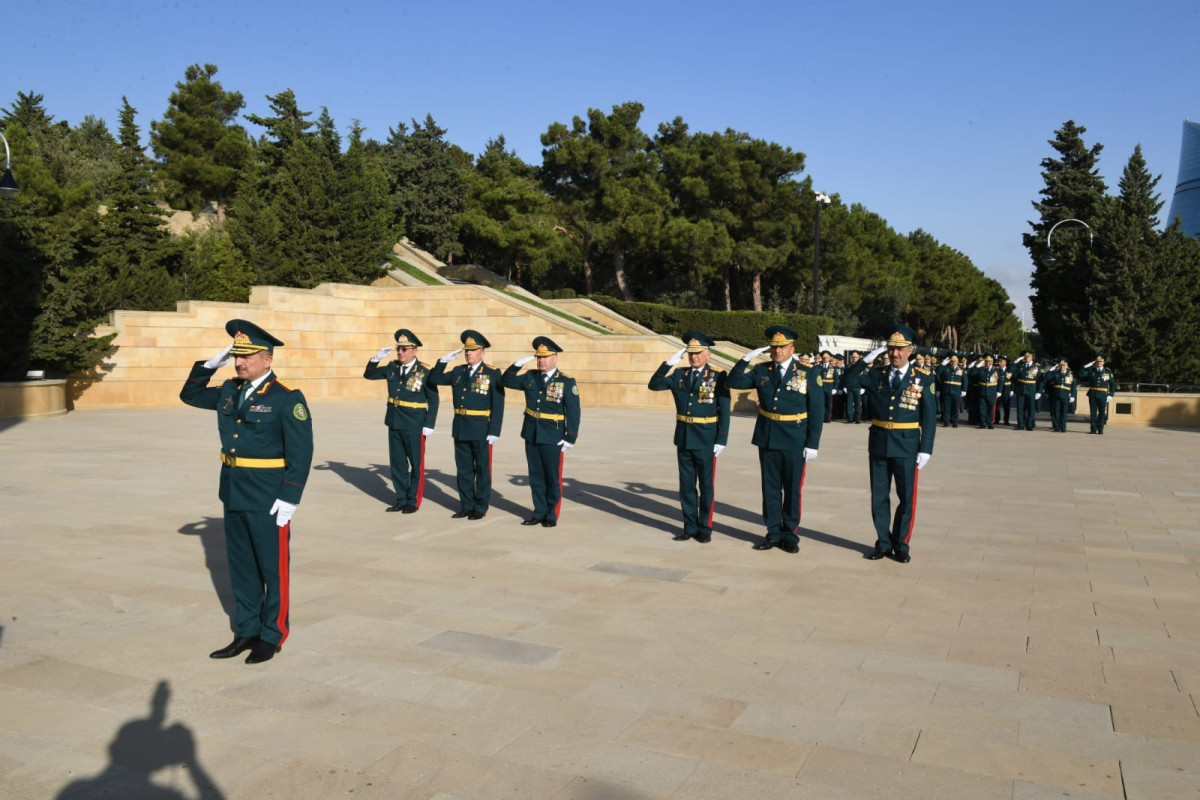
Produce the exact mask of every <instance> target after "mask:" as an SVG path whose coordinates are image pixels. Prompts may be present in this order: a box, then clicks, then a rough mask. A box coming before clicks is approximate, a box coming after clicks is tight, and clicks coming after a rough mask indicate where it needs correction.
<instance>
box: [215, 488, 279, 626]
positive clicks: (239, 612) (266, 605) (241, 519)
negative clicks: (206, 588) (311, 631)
mask: <svg viewBox="0 0 1200 800" xmlns="http://www.w3.org/2000/svg"><path fill="white" fill-rule="evenodd" d="M291 536H292V526H291V523H288V524H287V525H285V526H283V527H282V528H281V527H279V526H278V525H276V524H275V515H274V514H269V513H267V512H266V511H230V510H229V509H226V510H225V555H226V557H227V558H228V559H229V582H230V584H231V585H232V588H233V600H234V613H233V621H234V622H233V624H234V634H235V635H237V636H257V637H258V638H260V639H262V640H263V641H264V642H270V643H271V644H275V645H282V644H283V643H284V641H285V640H286V639H287V637H288V630H289V628H288V567H289V565H290V563H291V552H290V549H289V543H290V541H291Z"/></svg>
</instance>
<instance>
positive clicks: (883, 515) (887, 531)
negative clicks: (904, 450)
mask: <svg viewBox="0 0 1200 800" xmlns="http://www.w3.org/2000/svg"><path fill="white" fill-rule="evenodd" d="M867 464H868V466H869V468H870V471H871V520H872V521H873V522H874V523H875V538H876V539H877V541H876V543H875V546H876V547H878V548H879V549H880V550H885V551H886V550H892V551H894V552H896V553H907V552H908V540H909V538H910V537H911V536H912V529H913V522H914V521H915V519H916V512H917V460H916V457H915V456H902V457H899V458H887V457H883V456H869V457H868V458H867ZM892 483H895V485H896V498H897V500H898V504H897V505H896V513H895V515H891V514H889V509H890V506H891V484H892Z"/></svg>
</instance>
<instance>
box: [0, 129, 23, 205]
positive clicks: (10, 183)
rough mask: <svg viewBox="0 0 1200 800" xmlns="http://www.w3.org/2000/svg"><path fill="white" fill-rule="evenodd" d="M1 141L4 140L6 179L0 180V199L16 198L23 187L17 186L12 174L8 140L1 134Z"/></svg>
mask: <svg viewBox="0 0 1200 800" xmlns="http://www.w3.org/2000/svg"><path fill="white" fill-rule="evenodd" d="M0 139H4V177H3V178H0V197H14V196H16V194H17V192H19V191H21V187H20V186H17V179H16V178H14V177H13V174H12V156H11V155H10V154H9V152H8V139H6V138H5V137H4V134H3V133H0Z"/></svg>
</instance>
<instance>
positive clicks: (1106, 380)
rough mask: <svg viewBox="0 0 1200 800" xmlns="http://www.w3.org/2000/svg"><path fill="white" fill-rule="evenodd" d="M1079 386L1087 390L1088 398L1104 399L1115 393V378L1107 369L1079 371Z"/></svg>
mask: <svg viewBox="0 0 1200 800" xmlns="http://www.w3.org/2000/svg"><path fill="white" fill-rule="evenodd" d="M1079 385H1080V386H1082V387H1083V388H1084V389H1086V390H1087V393H1088V397H1105V396H1111V395H1114V394H1116V393H1117V376H1116V375H1114V374H1113V371H1112V370H1111V369H1109V368H1108V367H1105V368H1104V369H1096V368H1095V367H1090V368H1088V369H1081V370H1079Z"/></svg>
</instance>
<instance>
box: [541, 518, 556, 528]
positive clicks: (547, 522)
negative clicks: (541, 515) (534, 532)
mask: <svg viewBox="0 0 1200 800" xmlns="http://www.w3.org/2000/svg"><path fill="white" fill-rule="evenodd" d="M556 525H558V520H556V519H544V520H542V527H543V528H553V527H554V526H556Z"/></svg>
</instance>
